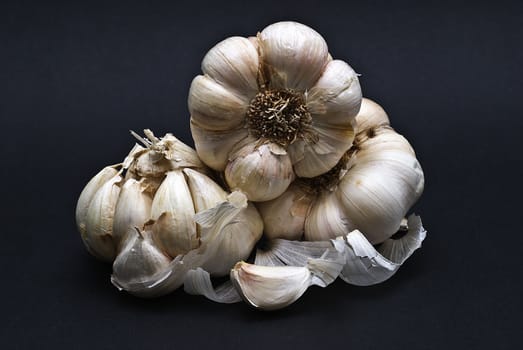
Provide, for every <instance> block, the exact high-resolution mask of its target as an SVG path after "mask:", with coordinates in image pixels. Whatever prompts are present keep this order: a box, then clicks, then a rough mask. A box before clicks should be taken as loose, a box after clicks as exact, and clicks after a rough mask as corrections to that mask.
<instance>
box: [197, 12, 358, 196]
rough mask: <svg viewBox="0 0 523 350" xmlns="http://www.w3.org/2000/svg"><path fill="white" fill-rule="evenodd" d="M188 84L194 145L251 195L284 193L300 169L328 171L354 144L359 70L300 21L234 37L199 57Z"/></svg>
mask: <svg viewBox="0 0 523 350" xmlns="http://www.w3.org/2000/svg"><path fill="white" fill-rule="evenodd" d="M202 71H203V73H204V75H199V76H197V77H196V78H194V80H193V82H192V84H191V88H190V91H189V98H188V105H189V110H190V112H191V131H192V135H193V138H194V141H195V146H196V151H197V152H198V155H199V156H200V158H201V159H202V161H203V162H204V163H206V164H207V165H208V166H209V167H211V168H213V169H215V170H218V171H224V172H225V179H226V181H227V184H228V185H229V187H230V188H231V189H232V190H241V191H243V192H244V193H245V194H246V195H247V196H248V198H249V200H253V201H267V200H271V199H274V198H276V197H278V196H280V195H281V194H282V193H283V192H284V191H285V190H286V189H287V188H288V186H289V185H290V183H291V181H292V180H293V179H294V178H295V177H307V178H311V177H315V176H318V175H320V174H323V173H325V172H327V171H329V170H330V169H331V168H332V167H334V166H335V165H336V164H337V163H338V161H339V160H340V159H341V157H342V156H343V154H344V153H345V152H346V151H347V150H348V149H349V148H350V147H351V145H352V141H353V139H354V129H353V119H354V117H355V116H356V114H357V113H358V110H359V108H360V103H361V89H360V85H359V81H358V76H357V74H356V73H355V72H354V70H353V69H352V68H351V67H350V66H349V65H348V64H347V63H345V62H343V61H340V60H332V58H331V57H330V55H329V52H328V48H327V44H326V43H325V40H324V39H323V38H322V37H321V36H320V35H319V34H318V33H317V32H316V31H314V30H313V29H311V28H309V27H307V26H305V25H303V24H300V23H296V22H278V23H275V24H272V25H270V26H268V27H267V28H265V29H264V30H262V31H261V32H260V33H259V34H258V36H257V37H251V38H243V37H231V38H228V39H225V40H223V41H222V42H220V43H218V44H217V45H216V46H214V47H213V48H212V49H211V50H210V51H209V52H208V53H207V55H206V56H205V57H204V59H203V62H202Z"/></svg>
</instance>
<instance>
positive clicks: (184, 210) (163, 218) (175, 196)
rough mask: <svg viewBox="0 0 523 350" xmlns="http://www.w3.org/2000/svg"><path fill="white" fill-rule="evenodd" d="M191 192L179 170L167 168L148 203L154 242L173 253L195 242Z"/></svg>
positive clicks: (180, 251) (186, 248)
mask: <svg viewBox="0 0 523 350" xmlns="http://www.w3.org/2000/svg"><path fill="white" fill-rule="evenodd" d="M194 214H195V212H194V206H193V202H192V197H191V192H190V190H189V186H188V185H187V182H186V180H185V177H184V175H183V172H182V171H181V170H172V171H169V172H168V173H167V175H166V177H165V180H164V181H163V182H162V184H161V186H160V188H158V191H156V194H155V195H154V198H153V201H152V205H151V218H152V219H153V220H155V221H156V222H155V223H154V227H153V232H154V235H153V237H154V241H155V243H156V244H157V245H158V246H159V247H160V249H162V250H163V251H165V252H166V253H167V254H169V255H170V256H171V257H175V256H176V255H179V254H184V253H187V252H188V251H190V250H192V249H194V248H196V247H198V246H199V239H198V236H197V232H196V224H195V222H194V220H193V217H194Z"/></svg>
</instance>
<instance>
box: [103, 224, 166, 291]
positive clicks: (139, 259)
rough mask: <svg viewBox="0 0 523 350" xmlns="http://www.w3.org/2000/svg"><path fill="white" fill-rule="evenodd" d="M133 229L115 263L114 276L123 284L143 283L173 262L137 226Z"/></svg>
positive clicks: (114, 278)
mask: <svg viewBox="0 0 523 350" xmlns="http://www.w3.org/2000/svg"><path fill="white" fill-rule="evenodd" d="M133 230H134V233H133V232H129V234H128V235H129V236H128V237H129V238H128V240H127V242H125V244H124V245H123V249H122V251H121V252H120V253H119V254H118V256H117V257H116V259H115V260H114V263H113V275H112V278H113V280H115V281H118V283H120V284H122V285H127V284H139V283H143V282H144V281H146V280H147V279H149V278H150V277H151V276H154V275H155V274H156V273H158V272H161V271H163V270H164V269H166V268H167V267H168V266H169V263H170V262H171V259H170V258H168V257H167V256H166V255H164V254H163V253H162V252H161V251H160V250H159V249H158V248H156V247H155V246H154V243H153V242H152V241H151V240H150V239H149V238H147V236H146V234H145V233H144V232H141V231H140V230H139V229H137V228H133Z"/></svg>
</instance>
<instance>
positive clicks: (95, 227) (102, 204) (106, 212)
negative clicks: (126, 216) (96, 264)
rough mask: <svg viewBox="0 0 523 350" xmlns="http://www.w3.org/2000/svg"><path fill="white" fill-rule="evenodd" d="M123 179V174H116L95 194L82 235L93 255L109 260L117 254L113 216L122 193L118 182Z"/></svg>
mask: <svg viewBox="0 0 523 350" xmlns="http://www.w3.org/2000/svg"><path fill="white" fill-rule="evenodd" d="M121 180H122V177H121V176H119V175H116V176H114V177H113V178H111V179H110V180H109V181H107V182H106V183H105V184H103V185H102V187H101V188H100V189H99V190H98V191H97V192H96V194H95V195H94V196H93V199H92V201H91V203H90V204H89V208H88V209H87V216H86V225H85V233H84V234H82V235H81V236H82V239H83V241H84V244H85V246H86V247H87V250H88V251H89V252H90V253H91V254H92V255H94V256H95V257H97V258H98V259H100V260H104V261H109V262H112V261H113V260H114V258H115V256H116V245H115V242H114V240H113V237H112V234H113V217H114V210H115V207H116V201H117V200H118V195H119V194H120V187H119V185H118V183H119V182H120V181H121Z"/></svg>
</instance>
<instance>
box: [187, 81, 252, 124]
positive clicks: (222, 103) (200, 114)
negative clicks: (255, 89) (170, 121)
mask: <svg viewBox="0 0 523 350" xmlns="http://www.w3.org/2000/svg"><path fill="white" fill-rule="evenodd" d="M249 102H250V99H249V98H248V97H247V96H238V95H236V94H234V93H233V92H231V91H229V90H228V89H227V88H225V87H223V86H222V85H220V84H218V83H217V82H215V81H214V80H213V79H211V78H210V77H208V76H203V75H199V76H197V77H196V78H194V80H193V81H192V83H191V88H190V90H189V98H188V104H189V111H190V113H191V119H192V121H193V122H194V123H196V124H197V125H199V126H201V127H204V128H205V129H208V130H229V129H232V128H236V127H239V126H240V125H241V124H242V123H243V122H244V116H245V113H246V112H247V108H248V106H249Z"/></svg>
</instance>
